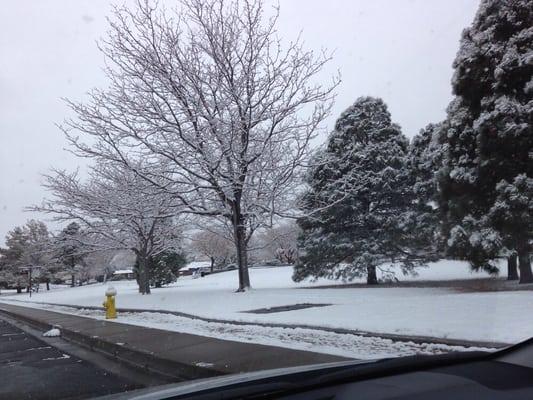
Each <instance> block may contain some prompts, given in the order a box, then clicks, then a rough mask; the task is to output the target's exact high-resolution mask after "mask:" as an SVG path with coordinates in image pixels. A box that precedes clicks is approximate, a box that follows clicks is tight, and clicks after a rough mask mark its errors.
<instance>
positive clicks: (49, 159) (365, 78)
mask: <svg viewBox="0 0 533 400" xmlns="http://www.w3.org/2000/svg"><path fill="white" fill-rule="evenodd" d="M164 2H165V3H171V1H164ZM126 3H127V2H126ZM478 3H479V1H478V0H452V1H450V0H387V1H385V0H383V1H376V0H372V1H371V0H358V1H355V0H279V4H280V8H281V11H280V12H281V15H280V20H279V25H278V32H279V35H280V36H281V37H282V38H285V39H291V38H294V37H295V36H296V35H297V34H298V33H299V32H300V31H302V32H303V38H304V40H305V42H306V45H307V47H308V48H313V49H317V50H319V49H321V48H323V47H325V48H328V49H331V50H335V55H334V60H333V62H332V63H331V64H330V66H329V67H328V69H327V70H326V71H324V74H323V75H324V79H328V78H329V76H331V74H332V73H334V72H335V71H336V70H337V69H338V70H340V72H341V75H342V84H341V85H340V86H339V88H338V91H337V94H338V96H337V101H336V105H335V107H334V110H333V113H332V116H331V118H330V119H329V120H328V128H330V127H331V126H332V125H333V122H334V120H335V118H336V117H337V116H338V115H339V113H340V112H342V111H343V110H344V109H345V108H347V107H348V106H349V105H350V104H351V103H353V102H354V100H355V99H356V98H357V97H359V96H363V95H371V96H379V97H382V98H383V99H384V100H385V102H386V103H387V104H388V105H389V109H390V111H391V113H392V116H393V120H394V121H395V122H398V123H399V124H400V125H401V127H402V129H403V132H404V133H405V134H406V135H407V136H409V137H411V136H413V135H414V134H416V133H417V132H418V131H419V130H420V129H421V128H422V127H424V126H425V125H426V124H427V123H429V122H437V121H440V120H442V119H443V118H444V116H445V108H446V106H447V104H448V102H449V101H450V99H451V89H450V78H451V75H452V68H451V64H452V61H453V59H454V56H455V53H456V52H457V49H458V44H459V38H460V34H461V31H462V29H463V28H464V27H466V26H467V25H469V24H470V23H471V21H472V19H473V17H474V14H475V12H476V9H477V6H478ZM110 8H111V7H110V3H109V2H108V1H103V0H99V1H98V0H75V1H74V0H17V1H11V2H5V3H3V4H2V7H1V8H0V21H2V22H1V24H0V245H2V244H3V240H4V236H5V234H6V233H7V231H9V230H11V229H12V228H13V227H14V226H15V225H21V224H23V223H24V222H25V221H26V220H27V219H29V218H39V217H41V216H39V215H33V214H31V213H27V212H23V210H22V208H23V207H25V206H27V205H31V204H37V203H40V202H41V200H42V198H43V197H44V196H45V191H44V190H43V189H42V188H41V187H40V183H41V181H42V179H41V176H40V174H42V173H44V172H46V171H47V170H48V169H49V168H50V167H52V166H55V167H61V168H68V169H75V168H76V167H77V166H78V165H79V161H78V160H77V159H76V158H75V157H74V156H72V155H71V154H70V153H68V152H66V151H65V150H64V147H65V145H66V143H65V141H64V139H63V135H62V133H61V132H60V131H59V130H58V129H57V128H56V126H55V125H54V124H55V123H58V122H61V121H62V120H63V119H64V118H65V116H67V112H68V111H67V108H66V106H65V105H64V104H63V103H62V101H61V97H68V98H72V99H81V98H83V94H84V93H85V92H86V91H88V90H89V89H90V88H92V87H95V86H98V87H102V86H105V84H106V81H105V77H104V75H103V73H102V65H103V58H102V56H101V55H100V53H99V51H98V49H97V47H96V41H97V40H98V39H99V38H101V37H102V36H103V35H105V32H106V29H107V22H106V20H105V17H106V16H107V15H109V11H110ZM323 139H324V138H322V140H323Z"/></svg>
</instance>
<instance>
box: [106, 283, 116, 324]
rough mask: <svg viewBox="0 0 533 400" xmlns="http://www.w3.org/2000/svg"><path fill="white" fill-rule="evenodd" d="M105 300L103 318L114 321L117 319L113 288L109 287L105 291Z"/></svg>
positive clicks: (114, 290)
mask: <svg viewBox="0 0 533 400" xmlns="http://www.w3.org/2000/svg"><path fill="white" fill-rule="evenodd" d="M105 295H106V300H105V301H104V309H105V318H106V319H115V318H116V317H117V309H116V308H115V296H116V295H117V290H116V289H115V288H114V287H113V286H109V287H108V288H107V289H106V291H105Z"/></svg>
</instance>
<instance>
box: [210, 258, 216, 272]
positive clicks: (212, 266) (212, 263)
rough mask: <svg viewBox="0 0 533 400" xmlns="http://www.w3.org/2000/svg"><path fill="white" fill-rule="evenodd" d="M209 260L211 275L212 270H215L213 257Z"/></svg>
mask: <svg viewBox="0 0 533 400" xmlns="http://www.w3.org/2000/svg"><path fill="white" fill-rule="evenodd" d="M210 258H211V273H213V270H214V269H215V257H210Z"/></svg>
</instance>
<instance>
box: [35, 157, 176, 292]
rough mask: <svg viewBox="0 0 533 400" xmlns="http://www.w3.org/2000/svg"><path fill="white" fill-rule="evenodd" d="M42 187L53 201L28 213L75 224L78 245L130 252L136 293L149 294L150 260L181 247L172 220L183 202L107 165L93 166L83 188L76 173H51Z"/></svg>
mask: <svg viewBox="0 0 533 400" xmlns="http://www.w3.org/2000/svg"><path fill="white" fill-rule="evenodd" d="M44 187H45V188H47V189H48V190H49V191H50V193H51V195H52V198H51V199H49V200H45V201H44V202H43V204H42V205H41V206H36V207H32V208H31V209H32V210H37V211H41V212H45V213H50V214H52V215H54V217H55V219H56V220H71V221H77V222H78V223H80V224H81V225H82V227H83V231H84V236H83V237H80V238H78V239H77V240H80V241H81V240H86V243H85V244H86V245H89V246H92V248H93V249H94V250H99V251H103V250H120V249H128V250H132V251H133V252H134V253H135V254H136V256H137V259H138V261H139V271H140V274H139V275H140V276H139V278H140V279H139V291H140V292H141V293H143V294H149V293H150V286H149V279H148V274H149V271H148V270H147V269H148V260H149V258H150V257H151V256H154V255H157V254H159V253H161V252H163V251H166V250H176V249H179V248H180V242H181V235H180V233H181V230H180V227H179V226H178V225H177V224H176V216H177V215H178V214H179V213H180V207H181V203H180V202H177V201H176V200H175V199H174V198H173V197H172V196H170V195H168V194H163V193H161V192H160V191H154V186H153V185H151V184H149V183H148V182H147V181H146V180H144V179H142V178H140V177H139V176H137V175H136V174H135V173H134V172H132V171H131V170H129V169H125V168H123V167H122V166H121V165H119V164H111V163H104V164H99V165H97V166H95V167H93V168H92V169H91V172H90V178H89V180H88V181H87V182H86V183H83V182H82V181H81V180H80V179H79V177H78V174H77V173H67V172H64V171H55V172H54V173H53V174H51V175H48V176H46V182H45V184H44Z"/></svg>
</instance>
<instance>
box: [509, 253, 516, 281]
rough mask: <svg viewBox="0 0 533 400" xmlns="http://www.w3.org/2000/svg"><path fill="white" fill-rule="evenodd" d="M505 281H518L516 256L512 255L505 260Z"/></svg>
mask: <svg viewBox="0 0 533 400" xmlns="http://www.w3.org/2000/svg"><path fill="white" fill-rule="evenodd" d="M507 280H508V281H517V280H518V263H517V255H516V254H513V255H512V256H510V257H509V258H508V259H507Z"/></svg>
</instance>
